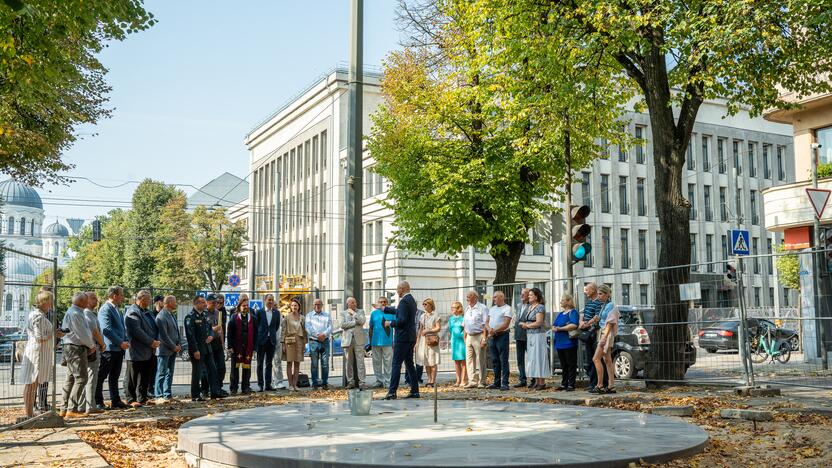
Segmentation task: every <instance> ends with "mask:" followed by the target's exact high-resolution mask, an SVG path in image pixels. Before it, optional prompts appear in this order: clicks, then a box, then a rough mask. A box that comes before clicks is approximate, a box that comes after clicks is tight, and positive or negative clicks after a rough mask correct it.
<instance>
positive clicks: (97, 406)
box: [95, 405, 109, 411]
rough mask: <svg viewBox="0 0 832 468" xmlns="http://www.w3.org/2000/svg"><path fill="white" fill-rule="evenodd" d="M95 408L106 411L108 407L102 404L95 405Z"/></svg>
mask: <svg viewBox="0 0 832 468" xmlns="http://www.w3.org/2000/svg"><path fill="white" fill-rule="evenodd" d="M95 409H97V410H101V411H107V410H108V409H109V408H107V407H106V406H104V405H95Z"/></svg>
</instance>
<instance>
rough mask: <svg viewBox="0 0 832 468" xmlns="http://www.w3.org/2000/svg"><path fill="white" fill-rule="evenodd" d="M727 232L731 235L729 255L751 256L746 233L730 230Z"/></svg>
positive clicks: (739, 230)
mask: <svg viewBox="0 0 832 468" xmlns="http://www.w3.org/2000/svg"><path fill="white" fill-rule="evenodd" d="M728 232H729V233H730V234H731V246H730V247H731V248H730V249H729V250H730V253H731V255H749V254H751V249H749V248H748V245H749V244H750V243H751V242H749V239H750V237H749V235H748V231H744V230H742V229H732V230H730V231H728Z"/></svg>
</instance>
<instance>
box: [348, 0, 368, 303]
mask: <svg viewBox="0 0 832 468" xmlns="http://www.w3.org/2000/svg"><path fill="white" fill-rule="evenodd" d="M363 36H364V0H351V1H350V71H349V111H348V114H349V116H348V118H347V174H346V184H345V185H346V187H345V191H344V193H345V196H344V198H345V199H344V201H345V203H346V210H345V211H346V212H345V215H346V219H345V222H344V227H345V230H344V298H343V304H344V305H346V303H347V297H350V296H352V297H355V298H356V299H357V300H359V301H360V300H361V298H362V294H361V286H362V284H361V274H362V271H361V269H362V262H361V255H362V253H363V252H362V247H363V246H362V242H361V241H362V238H361V228H362V220H363V207H362V199H363V180H362V172H363V160H362V159H363V157H364V156H363V142H362V137H363V129H362V128H361V127H362V120H361V119H362V118H363V112H362V111H363V102H362V101H363V99H362V98H363V96H362V93H363V86H362V81H363V80H364V76H363V70H362V68H363V66H364V64H363V53H364V38H363Z"/></svg>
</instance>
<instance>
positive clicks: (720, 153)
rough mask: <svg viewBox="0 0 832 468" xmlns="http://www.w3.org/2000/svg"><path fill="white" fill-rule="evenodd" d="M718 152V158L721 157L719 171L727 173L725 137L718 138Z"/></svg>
mask: <svg viewBox="0 0 832 468" xmlns="http://www.w3.org/2000/svg"><path fill="white" fill-rule="evenodd" d="M716 154H717V158H719V173H720V174H725V171H726V170H727V167H726V164H725V139H724V138H717V140H716Z"/></svg>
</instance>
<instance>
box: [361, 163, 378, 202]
mask: <svg viewBox="0 0 832 468" xmlns="http://www.w3.org/2000/svg"><path fill="white" fill-rule="evenodd" d="M363 186H364V198H365V199H366V198H370V197H372V196H373V189H374V188H375V184H373V176H372V174H371V173H370V169H368V168H364V184H363Z"/></svg>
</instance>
